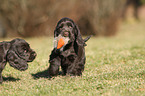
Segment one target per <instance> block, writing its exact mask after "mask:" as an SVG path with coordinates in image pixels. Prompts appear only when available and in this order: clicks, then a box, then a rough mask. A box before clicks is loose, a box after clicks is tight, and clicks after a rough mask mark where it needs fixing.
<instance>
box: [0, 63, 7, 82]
mask: <svg viewBox="0 0 145 96" xmlns="http://www.w3.org/2000/svg"><path fill="white" fill-rule="evenodd" d="M5 65H6V62H3V63H0V83H2V82H3V78H2V71H3V69H4V67H5Z"/></svg>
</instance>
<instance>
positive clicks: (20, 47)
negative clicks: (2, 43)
mask: <svg viewBox="0 0 145 96" xmlns="http://www.w3.org/2000/svg"><path fill="white" fill-rule="evenodd" d="M10 44H11V45H10V49H9V51H8V53H7V61H8V62H9V64H10V66H12V67H14V68H16V69H18V70H20V71H24V70H26V69H27V68H28V64H27V62H32V61H33V60H34V59H35V57H36V53H35V51H33V50H32V49H31V48H30V46H29V44H28V43H27V42H26V41H25V40H23V39H14V40H12V41H11V42H10Z"/></svg>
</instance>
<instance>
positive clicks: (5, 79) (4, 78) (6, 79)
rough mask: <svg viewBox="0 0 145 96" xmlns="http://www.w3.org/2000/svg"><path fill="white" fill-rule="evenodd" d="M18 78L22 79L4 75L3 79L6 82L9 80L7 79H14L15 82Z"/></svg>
mask: <svg viewBox="0 0 145 96" xmlns="http://www.w3.org/2000/svg"><path fill="white" fill-rule="evenodd" d="M18 80H20V79H19V78H14V77H11V76H10V77H3V81H4V82H7V81H13V82H15V81H18Z"/></svg>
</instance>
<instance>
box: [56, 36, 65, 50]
mask: <svg viewBox="0 0 145 96" xmlns="http://www.w3.org/2000/svg"><path fill="white" fill-rule="evenodd" d="M63 45H64V40H63V38H60V39H59V41H58V44H57V49H59V48H61V47H62V46H63Z"/></svg>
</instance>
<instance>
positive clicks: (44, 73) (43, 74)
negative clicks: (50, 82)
mask: <svg viewBox="0 0 145 96" xmlns="http://www.w3.org/2000/svg"><path fill="white" fill-rule="evenodd" d="M31 75H32V76H33V78H34V79H39V78H48V79H51V78H52V77H51V76H50V75H49V73H48V69H46V70H44V71H40V72H37V73H36V74H31ZM58 75H61V76H64V75H63V74H62V72H61V71H60V72H59V74H58Z"/></svg>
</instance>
